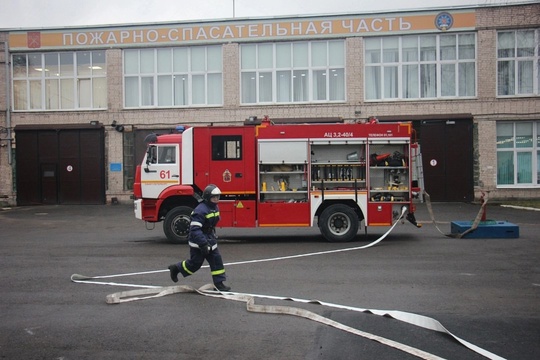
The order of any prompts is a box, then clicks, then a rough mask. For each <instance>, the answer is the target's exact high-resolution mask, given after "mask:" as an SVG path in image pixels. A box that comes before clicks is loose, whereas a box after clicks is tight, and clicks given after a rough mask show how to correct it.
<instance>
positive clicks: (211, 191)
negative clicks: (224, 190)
mask: <svg viewBox="0 0 540 360" xmlns="http://www.w3.org/2000/svg"><path fill="white" fill-rule="evenodd" d="M219 195H221V190H219V188H218V187H217V186H216V185H214V184H210V185H208V186H207V187H206V188H205V189H204V191H203V195H202V197H203V200H204V201H210V198H211V197H213V196H218V197H219Z"/></svg>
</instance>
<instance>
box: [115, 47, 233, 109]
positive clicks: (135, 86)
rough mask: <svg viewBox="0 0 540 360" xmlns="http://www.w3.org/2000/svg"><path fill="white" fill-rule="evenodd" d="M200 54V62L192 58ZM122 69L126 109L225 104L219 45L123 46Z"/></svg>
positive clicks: (219, 105) (124, 105) (220, 48)
mask: <svg viewBox="0 0 540 360" xmlns="http://www.w3.org/2000/svg"><path fill="white" fill-rule="evenodd" d="M167 52H168V53H169V59H168V61H167V56H166V54H167ZM217 52H219V55H218V54H217ZM131 56H134V57H133V58H130V57H131ZM201 56H204V60H203V61H198V60H197V59H194V57H201ZM145 59H146V61H145ZM149 62H151V63H149ZM216 67H217V68H216ZM122 68H123V69H122V82H123V84H122V86H123V90H124V94H123V107H124V108H125V109H140V108H143V109H144V108H188V107H221V106H223V104H224V99H223V46H222V45H207V46H204V45H203V46H185V47H167V48H145V49H125V50H123V51H122ZM178 79H180V80H178ZM178 81H181V82H178ZM216 92H217V93H216ZM196 94H198V96H196ZM166 96H169V99H166V98H165V97H166Z"/></svg>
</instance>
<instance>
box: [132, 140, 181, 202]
mask: <svg viewBox="0 0 540 360" xmlns="http://www.w3.org/2000/svg"><path fill="white" fill-rule="evenodd" d="M179 155H180V154H179V147H178V144H156V145H150V146H149V147H148V150H147V152H146V156H145V160H144V163H143V166H142V169H141V185H142V196H143V198H149V199H157V198H158V197H159V194H161V192H162V191H163V190H164V189H166V188H167V187H169V186H173V185H178V184H179V183H180V156H179Z"/></svg>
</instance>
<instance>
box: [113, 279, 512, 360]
mask: <svg viewBox="0 0 540 360" xmlns="http://www.w3.org/2000/svg"><path fill="white" fill-rule="evenodd" d="M213 289H214V287H213V285H211V284H207V285H205V286H203V287H201V288H199V289H195V288H193V287H191V286H188V285H177V286H168V287H162V288H158V289H140V290H129V291H122V292H117V293H114V294H110V295H107V299H106V301H107V303H108V304H120V303H125V302H130V301H137V300H145V299H151V298H156V297H161V296H165V295H171V294H176V293H198V294H201V295H204V296H210V297H216V298H221V299H227V300H235V301H242V302H245V303H246V307H247V311H250V312H257V313H267V314H285V315H294V316H299V317H303V318H306V319H309V320H313V321H316V322H319V323H321V324H325V325H328V326H332V327H334V328H336V329H339V330H343V331H346V332H349V333H352V334H355V335H358V336H362V337H364V338H367V339H370V340H374V341H377V342H379V343H381V344H384V345H387V346H390V347H393V348H395V349H398V350H401V351H404V352H406V353H409V354H411V355H414V356H417V357H419V358H421V359H426V360H432V359H443V358H441V357H439V356H436V355H433V354H430V353H427V352H425V351H423V350H420V349H416V348H414V347H411V346H408V345H405V344H402V343H399V342H396V341H393V340H390V339H386V338H383V337H380V336H377V335H374V334H370V333H367V332H364V331H361V330H358V329H355V328H352V327H350V326H347V325H344V324H341V323H339V322H337V321H334V320H331V319H328V318H325V317H323V316H321V315H318V314H315V313H313V312H311V311H308V310H305V309H301V308H297V307H291V306H276V305H256V304H255V298H264V299H272V300H287V301H294V302H301V303H309V304H317V305H322V306H326V307H332V308H337V309H344V310H350V311H357V312H364V313H371V314H374V315H379V316H384V317H391V318H393V319H396V320H399V321H403V322H405V323H408V324H411V325H415V326H418V327H421V328H424V329H428V330H434V331H438V332H442V333H446V334H448V335H450V336H452V337H453V338H454V339H455V340H457V341H458V342H459V343H461V344H462V345H464V346H465V347H467V348H469V349H470V350H473V351H475V352H476V353H478V354H480V355H483V356H484V357H486V358H488V359H492V360H504V358H502V357H500V356H498V355H496V354H494V353H491V352H489V351H487V350H484V349H482V348H480V347H478V346H476V345H474V344H472V343H470V342H468V341H466V340H464V339H461V338H459V337H457V336H455V335H454V334H452V333H451V332H450V331H448V330H447V329H446V328H445V327H444V326H443V325H442V324H441V323H440V322H439V321H437V320H435V319H432V318H429V317H426V316H423V315H417V314H412V313H407V312H403V311H395V310H373V309H362V308H356V307H351V306H345V305H338V304H332V303H327V302H323V301H319V300H306V299H298V298H290V297H279V296H270V295H259V294H245V293H235V292H218V291H215V290H213Z"/></svg>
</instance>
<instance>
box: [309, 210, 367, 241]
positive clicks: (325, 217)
mask: <svg viewBox="0 0 540 360" xmlns="http://www.w3.org/2000/svg"><path fill="white" fill-rule="evenodd" d="M359 224H360V222H359V221H358V216H357V215H356V213H355V212H354V210H353V209H352V208H350V207H349V206H347V205H343V204H335V205H331V206H329V207H327V208H326V209H325V210H324V211H323V212H322V214H321V216H320V218H319V229H320V230H321V234H322V235H323V236H324V238H325V239H326V240H327V241H330V242H344V241H351V240H353V239H354V238H355V237H356V233H357V232H358V226H359Z"/></svg>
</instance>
